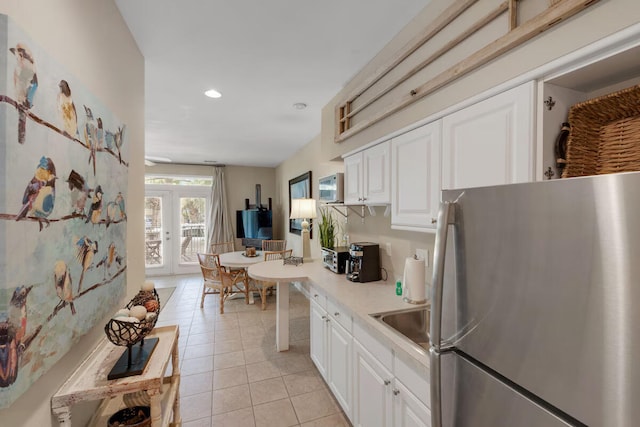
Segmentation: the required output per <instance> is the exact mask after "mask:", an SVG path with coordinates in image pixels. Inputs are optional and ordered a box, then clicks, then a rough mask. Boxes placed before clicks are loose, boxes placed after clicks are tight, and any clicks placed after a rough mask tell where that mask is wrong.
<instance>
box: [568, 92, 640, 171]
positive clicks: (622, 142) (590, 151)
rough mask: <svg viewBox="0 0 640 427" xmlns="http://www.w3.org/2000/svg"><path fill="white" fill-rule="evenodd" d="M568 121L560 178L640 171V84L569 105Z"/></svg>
mask: <svg viewBox="0 0 640 427" xmlns="http://www.w3.org/2000/svg"><path fill="white" fill-rule="evenodd" d="M569 123H570V124H571V132H570V134H569V139H568V141H567V166H566V167H565V169H564V171H563V173H562V177H563V178H570V177H575V176H585V175H601V174H607V173H615V172H632V171H640V85H638V86H633V87H630V88H628V89H624V90H621V91H618V92H614V93H611V94H609V95H605V96H601V97H599V98H594V99H590V100H588V101H585V102H581V103H579V104H576V105H574V106H572V107H571V109H570V110H569Z"/></svg>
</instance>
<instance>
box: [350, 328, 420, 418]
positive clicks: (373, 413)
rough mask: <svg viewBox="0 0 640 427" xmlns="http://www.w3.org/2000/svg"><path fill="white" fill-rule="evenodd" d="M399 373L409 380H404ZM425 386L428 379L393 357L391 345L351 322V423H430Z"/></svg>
mask: <svg viewBox="0 0 640 427" xmlns="http://www.w3.org/2000/svg"><path fill="white" fill-rule="evenodd" d="M425 357H426V356H425ZM399 377H401V378H406V379H407V380H409V382H408V384H405V383H403V382H402V381H401V380H400V378H399ZM423 388H424V389H425V390H423ZM428 388H429V383H428V381H426V379H425V378H424V376H423V375H421V374H420V373H418V372H416V371H415V370H412V369H411V368H410V367H409V366H408V365H407V364H406V363H404V362H402V361H401V360H400V359H398V357H397V356H396V357H394V356H393V352H392V351H391V349H389V348H388V347H386V346H384V345H382V344H381V343H380V342H379V341H377V340H376V339H375V338H374V337H373V336H372V335H371V334H369V333H368V332H366V331H365V330H364V329H362V328H361V327H359V326H358V325H354V340H353V418H352V422H353V425H354V426H359V427H369V426H380V427H412V426H415V427H417V426H423V427H425V426H431V412H430V411H429V408H428V406H427V403H428V398H429V393H428Z"/></svg>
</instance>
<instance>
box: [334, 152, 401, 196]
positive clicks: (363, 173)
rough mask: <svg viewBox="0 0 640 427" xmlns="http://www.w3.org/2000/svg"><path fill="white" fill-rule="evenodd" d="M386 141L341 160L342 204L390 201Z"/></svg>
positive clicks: (389, 172) (389, 170) (389, 161)
mask: <svg viewBox="0 0 640 427" xmlns="http://www.w3.org/2000/svg"><path fill="white" fill-rule="evenodd" d="M389 150H390V143H389V141H386V142H383V143H381V144H378V145H375V146H373V147H371V148H368V149H366V150H364V151H361V152H359V153H356V154H353V155H351V156H348V157H345V158H344V202H345V204H388V203H390V201H391V157H390V153H389Z"/></svg>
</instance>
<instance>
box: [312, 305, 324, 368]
mask: <svg viewBox="0 0 640 427" xmlns="http://www.w3.org/2000/svg"><path fill="white" fill-rule="evenodd" d="M310 317H311V319H310V328H311V331H310V352H311V360H313V362H314V363H315V364H316V367H317V368H318V371H319V372H320V375H322V377H323V378H325V379H326V378H327V345H326V342H327V337H326V328H327V327H326V326H325V324H326V320H327V313H326V312H325V311H324V309H323V308H322V307H320V306H319V305H318V304H316V303H315V302H314V301H311V310H310Z"/></svg>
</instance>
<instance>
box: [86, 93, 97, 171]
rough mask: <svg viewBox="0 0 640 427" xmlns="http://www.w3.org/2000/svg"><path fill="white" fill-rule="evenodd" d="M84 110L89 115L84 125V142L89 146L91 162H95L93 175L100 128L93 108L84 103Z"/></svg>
mask: <svg viewBox="0 0 640 427" xmlns="http://www.w3.org/2000/svg"><path fill="white" fill-rule="evenodd" d="M84 112H85V115H86V117H87V119H86V122H85V125H84V142H85V145H86V146H87V148H89V151H90V153H89V163H91V162H93V175H94V176H95V174H96V144H97V143H98V141H97V139H98V128H97V127H96V123H95V120H94V118H93V113H92V112H91V108H89V107H87V106H86V105H84Z"/></svg>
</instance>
